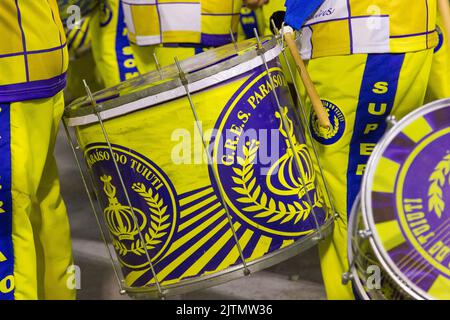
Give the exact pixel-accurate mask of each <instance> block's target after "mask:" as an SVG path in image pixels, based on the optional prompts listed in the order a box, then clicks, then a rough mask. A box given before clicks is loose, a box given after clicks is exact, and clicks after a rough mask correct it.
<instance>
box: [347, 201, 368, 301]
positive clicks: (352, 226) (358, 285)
mask: <svg viewBox="0 0 450 320" xmlns="http://www.w3.org/2000/svg"><path fill="white" fill-rule="evenodd" d="M359 208H361V193H358V195H357V197H356V199H355V202H354V203H353V207H352V211H351V212H350V219H349V221H348V227H347V228H348V232H347V256H348V259H347V260H348V262H349V263H352V262H353V260H354V259H355V257H356V255H353V250H352V249H353V241H352V236H356V232H354V231H357V229H358V227H357V226H356V224H357V223H356V222H357V218H358V215H359V211H360V210H358V209H359ZM361 212H362V210H361ZM349 267H350V273H351V275H352V279H351V280H352V283H353V284H354V285H355V289H356V291H357V292H358V294H359V295H360V297H361V298H362V299H364V300H371V299H370V296H369V295H368V293H367V292H366V290H364V286H363V284H362V281H361V279H360V278H359V276H358V272H357V270H356V266H355V265H354V266H351V265H350V266H349Z"/></svg>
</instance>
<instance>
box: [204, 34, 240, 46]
mask: <svg viewBox="0 0 450 320" xmlns="http://www.w3.org/2000/svg"><path fill="white" fill-rule="evenodd" d="M232 41H233V40H232V39H231V35H230V34H206V33H202V36H201V43H202V45H204V46H207V47H220V46H223V45H226V44H228V43H231V42H232Z"/></svg>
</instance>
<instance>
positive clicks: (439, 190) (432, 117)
mask: <svg viewBox="0 0 450 320" xmlns="http://www.w3.org/2000/svg"><path fill="white" fill-rule="evenodd" d="M368 168H369V169H368V171H367V173H366V176H365V179H364V182H363V184H364V185H363V194H362V206H363V212H364V214H363V215H364V220H365V223H366V225H367V227H368V228H369V229H371V230H373V231H374V232H373V233H374V234H373V242H374V243H373V244H374V246H375V247H376V249H377V251H378V253H379V255H380V259H381V260H382V261H383V262H384V263H385V264H386V265H387V269H389V270H391V271H392V276H393V278H394V279H397V281H398V282H399V285H400V286H402V287H403V288H404V289H405V290H406V291H407V292H409V293H410V294H411V295H412V296H413V297H414V298H418V299H449V298H450V268H449V263H450V247H449V246H450V213H449V209H450V100H441V101H437V102H434V103H431V104H429V105H426V106H424V107H422V108H420V109H418V110H417V111H415V112H413V113H412V114H410V115H408V116H407V117H405V118H404V119H402V121H400V122H399V123H398V124H397V125H395V126H394V128H393V129H392V130H391V131H389V132H388V133H387V134H386V136H385V138H384V139H383V140H382V141H381V143H380V144H379V145H378V147H377V148H376V150H375V152H374V154H373V156H372V157H371V160H370V161H369V165H368Z"/></svg>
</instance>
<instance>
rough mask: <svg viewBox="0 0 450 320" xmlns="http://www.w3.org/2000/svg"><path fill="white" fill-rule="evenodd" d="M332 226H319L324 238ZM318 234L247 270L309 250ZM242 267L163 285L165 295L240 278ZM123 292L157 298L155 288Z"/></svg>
mask: <svg viewBox="0 0 450 320" xmlns="http://www.w3.org/2000/svg"><path fill="white" fill-rule="evenodd" d="M333 226H334V218H330V219H328V220H327V221H326V222H325V223H324V224H322V225H321V226H320V229H321V231H322V232H323V235H324V236H325V237H328V236H330V235H331V233H332V230H333ZM317 234H318V232H317V231H316V232H313V233H311V234H309V235H307V236H304V237H303V238H301V239H300V240H298V241H296V242H294V243H292V244H291V245H289V246H287V247H285V248H282V249H279V250H277V251H274V252H271V253H270V254H267V255H265V256H263V257H261V258H258V259H256V260H253V261H250V262H248V268H249V270H250V271H251V272H252V273H254V272H258V271H261V270H265V269H267V268H270V267H271V266H273V265H275V264H277V263H280V262H283V261H286V260H287V259H290V258H292V257H294V256H296V255H298V254H300V253H302V252H304V251H306V250H308V249H310V248H312V247H313V246H315V245H317V244H318V243H319V242H320V240H319V239H317V238H316V237H317ZM242 270H243V265H242V264H239V265H236V266H233V267H229V268H226V269H223V270H221V271H219V272H217V273H213V274H210V275H202V276H198V277H194V278H191V279H184V280H181V281H179V282H177V283H175V284H170V285H164V290H165V295H166V296H173V295H178V294H184V293H188V292H192V291H193V290H199V289H206V288H210V287H213V286H216V285H219V284H223V283H226V282H228V281H232V280H236V279H240V278H242ZM124 290H125V291H126V292H127V294H129V295H130V296H133V297H134V296H136V297H141V296H142V297H144V298H147V297H149V298H155V299H156V298H158V295H157V294H158V292H157V291H156V287H154V286H151V287H124Z"/></svg>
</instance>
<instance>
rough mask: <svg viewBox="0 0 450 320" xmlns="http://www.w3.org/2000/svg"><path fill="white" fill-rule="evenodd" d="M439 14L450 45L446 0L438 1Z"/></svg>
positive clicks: (448, 14) (449, 14) (448, 6)
mask: <svg viewBox="0 0 450 320" xmlns="http://www.w3.org/2000/svg"><path fill="white" fill-rule="evenodd" d="M439 12H440V14H441V18H442V24H443V25H444V28H445V33H446V36H447V41H448V43H449V45H450V4H449V1H448V0H439Z"/></svg>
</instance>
